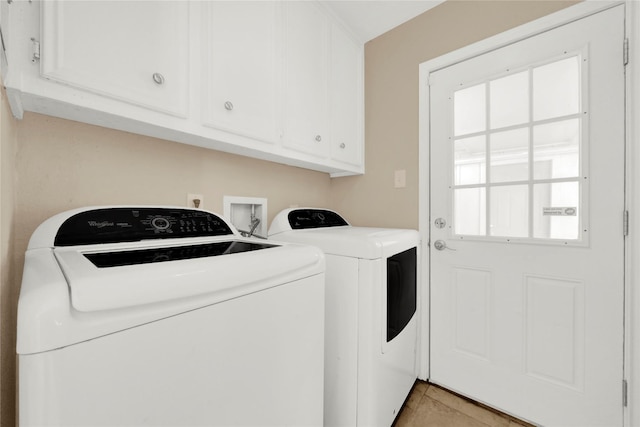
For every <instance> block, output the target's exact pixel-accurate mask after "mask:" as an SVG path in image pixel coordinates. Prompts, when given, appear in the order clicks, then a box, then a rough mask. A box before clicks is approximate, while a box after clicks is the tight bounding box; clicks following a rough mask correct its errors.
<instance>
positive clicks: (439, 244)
mask: <svg viewBox="0 0 640 427" xmlns="http://www.w3.org/2000/svg"><path fill="white" fill-rule="evenodd" d="M433 247H434V248H436V250H439V251H444V250H445V249H449V250H450V251H455V249H451V248H448V247H447V242H445V241H444V240H436V241H435V242H433Z"/></svg>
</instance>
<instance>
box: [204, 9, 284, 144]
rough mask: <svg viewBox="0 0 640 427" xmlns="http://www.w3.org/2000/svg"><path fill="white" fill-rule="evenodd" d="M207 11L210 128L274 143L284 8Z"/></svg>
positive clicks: (206, 107) (206, 57) (277, 134)
mask: <svg viewBox="0 0 640 427" xmlns="http://www.w3.org/2000/svg"><path fill="white" fill-rule="evenodd" d="M207 5H208V7H207V8H206V9H205V10H206V11H205V18H204V19H205V23H204V31H205V34H207V37H205V42H204V46H205V55H204V56H205V61H206V65H205V67H206V69H205V74H204V75H205V79H204V81H205V85H206V86H205V90H206V96H205V99H204V103H205V115H204V123H205V124H206V125H209V126H212V127H215V128H217V129H222V130H226V131H230V132H234V133H238V134H241V135H243V136H248V137H252V138H256V139H259V140H263V141H268V142H276V141H277V140H278V137H279V133H278V128H279V126H278V120H277V119H278V111H279V105H280V102H281V101H280V99H279V97H278V94H279V93H280V92H281V90H279V87H278V84H277V83H278V78H277V75H278V74H277V73H278V70H279V64H280V61H279V60H280V58H281V57H280V55H279V51H280V48H279V44H280V37H279V35H278V28H279V25H278V23H279V19H278V18H279V17H278V16H277V15H278V11H279V8H280V5H279V3H278V2H273V1H255V2H253V1H240V2H239V1H215V2H209V3H207Z"/></svg>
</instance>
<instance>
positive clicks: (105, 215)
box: [54, 207, 233, 246]
mask: <svg viewBox="0 0 640 427" xmlns="http://www.w3.org/2000/svg"><path fill="white" fill-rule="evenodd" d="M224 235H233V231H232V230H231V228H230V227H229V225H228V224H227V223H226V222H225V221H224V220H223V219H221V218H220V217H218V216H217V215H215V214H213V213H211V212H205V211H200V210H193V209H178V208H120V207H117V208H101V209H94V210H88V211H84V212H80V213H78V214H76V215H74V216H72V217H70V218H68V219H67V220H66V221H65V222H64V223H63V224H62V225H61V226H60V228H59V229H58V232H57V234H56V237H55V241H54V245H55V246H76V245H94V244H104V243H119V242H136V241H140V240H150V239H176V238H187V237H209V236H224Z"/></svg>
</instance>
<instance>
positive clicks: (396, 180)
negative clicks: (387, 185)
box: [393, 169, 407, 188]
mask: <svg viewBox="0 0 640 427" xmlns="http://www.w3.org/2000/svg"><path fill="white" fill-rule="evenodd" d="M393 186H394V187H395V188H405V187H406V186H407V171H406V170H404V169H401V170H397V171H395V173H394V177H393Z"/></svg>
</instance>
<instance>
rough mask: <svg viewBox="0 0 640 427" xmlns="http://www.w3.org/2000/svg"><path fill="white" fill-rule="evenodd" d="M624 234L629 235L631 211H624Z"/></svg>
mask: <svg viewBox="0 0 640 427" xmlns="http://www.w3.org/2000/svg"><path fill="white" fill-rule="evenodd" d="M622 235H623V236H628V235H629V211H624V214H623V217H622Z"/></svg>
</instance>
